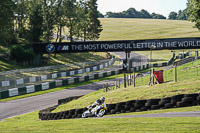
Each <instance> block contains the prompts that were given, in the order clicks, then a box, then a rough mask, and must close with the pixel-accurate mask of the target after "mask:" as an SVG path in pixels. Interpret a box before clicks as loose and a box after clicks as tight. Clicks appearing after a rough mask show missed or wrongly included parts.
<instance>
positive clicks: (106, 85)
mask: <svg viewBox="0 0 200 133" xmlns="http://www.w3.org/2000/svg"><path fill="white" fill-rule="evenodd" d="M106 92H108V83H106Z"/></svg>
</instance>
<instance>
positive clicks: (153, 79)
mask: <svg viewBox="0 0 200 133" xmlns="http://www.w3.org/2000/svg"><path fill="white" fill-rule="evenodd" d="M151 75H152V76H153V79H152V82H153V84H154V69H153V68H152V74H151Z"/></svg>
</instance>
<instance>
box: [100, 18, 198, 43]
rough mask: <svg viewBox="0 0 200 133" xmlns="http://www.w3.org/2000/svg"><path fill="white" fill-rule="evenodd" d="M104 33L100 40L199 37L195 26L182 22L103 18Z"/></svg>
mask: <svg viewBox="0 0 200 133" xmlns="http://www.w3.org/2000/svg"><path fill="white" fill-rule="evenodd" d="M100 21H101V23H102V25H103V31H102V33H101V37H100V39H99V40H136V39H160V38H179V37H199V36H200V32H199V31H198V29H197V28H193V26H194V24H193V23H191V22H189V21H182V20H160V19H128V18H101V19H100Z"/></svg>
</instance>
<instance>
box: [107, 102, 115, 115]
mask: <svg viewBox="0 0 200 133" xmlns="http://www.w3.org/2000/svg"><path fill="white" fill-rule="evenodd" d="M115 106H116V104H107V111H106V114H107V115H110V114H115V113H116V111H115Z"/></svg>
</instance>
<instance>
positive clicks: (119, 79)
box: [118, 79, 120, 88]
mask: <svg viewBox="0 0 200 133" xmlns="http://www.w3.org/2000/svg"><path fill="white" fill-rule="evenodd" d="M118 82H119V88H120V79H119V81H118Z"/></svg>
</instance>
